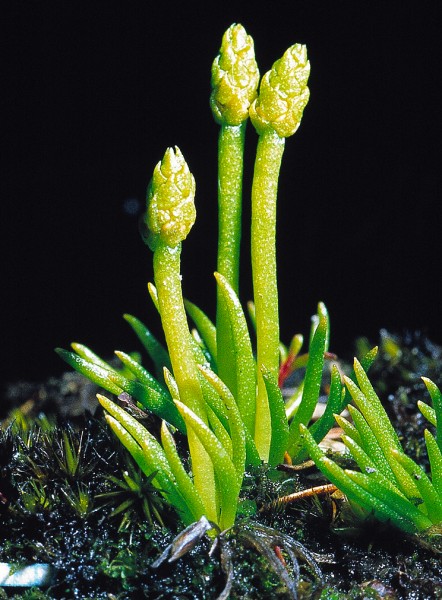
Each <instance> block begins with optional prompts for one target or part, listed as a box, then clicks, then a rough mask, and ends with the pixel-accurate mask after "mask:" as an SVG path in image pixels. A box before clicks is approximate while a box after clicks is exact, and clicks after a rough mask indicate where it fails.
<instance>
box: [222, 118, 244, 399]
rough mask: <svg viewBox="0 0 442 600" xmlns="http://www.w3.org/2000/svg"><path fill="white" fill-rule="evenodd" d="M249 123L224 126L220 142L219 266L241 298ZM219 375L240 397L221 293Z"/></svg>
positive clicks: (230, 335) (229, 332)
mask: <svg viewBox="0 0 442 600" xmlns="http://www.w3.org/2000/svg"><path fill="white" fill-rule="evenodd" d="M245 130H246V121H244V122H243V123H242V124H241V125H222V126H221V130H220V134H219V141H218V222H219V230H218V263H217V271H218V272H219V273H221V274H222V275H223V276H224V277H225V278H226V279H227V281H228V283H229V284H230V286H231V287H232V289H233V290H234V291H235V293H236V294H237V295H238V289H239V257H240V244H241V213H242V176H243V163H244V138H245ZM216 332H217V333H216V342H217V349H218V351H217V368H218V375H219V376H220V377H221V379H222V380H223V381H224V383H226V385H227V386H228V387H229V389H230V391H231V392H232V394H233V395H234V396H235V397H236V395H237V381H236V376H235V374H236V369H235V357H234V354H233V345H232V334H231V331H230V323H229V316H228V311H227V308H226V306H225V303H224V302H223V299H222V294H221V293H220V291H219V290H218V294H217V305H216Z"/></svg>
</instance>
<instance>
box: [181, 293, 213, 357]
mask: <svg viewBox="0 0 442 600" xmlns="http://www.w3.org/2000/svg"><path fill="white" fill-rule="evenodd" d="M184 306H185V307H186V311H187V314H188V315H189V316H190V318H191V319H192V321H193V322H194V323H195V325H196V328H197V329H198V332H199V334H200V336H201V338H202V340H203V342H204V343H205V345H206V346H207V349H208V351H209V352H210V355H211V356H212V359H213V361H214V363H215V364H216V327H215V325H214V324H213V323H212V321H211V320H210V319H209V317H208V316H207V315H206V314H205V313H204V312H203V311H202V310H201V309H200V308H198V306H196V305H195V304H193V302H189V300H184Z"/></svg>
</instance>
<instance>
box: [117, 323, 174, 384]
mask: <svg viewBox="0 0 442 600" xmlns="http://www.w3.org/2000/svg"><path fill="white" fill-rule="evenodd" d="M123 318H124V319H125V320H126V321H127V322H128V323H129V325H130V326H131V327H132V329H133V330H134V331H135V333H136V335H137V337H138V339H139V340H140V342H141V343H142V344H143V347H144V348H145V350H146V352H147V354H148V355H149V356H150V358H151V359H152V361H153V363H154V365H155V371H156V374H157V377H158V378H159V379H161V378H162V376H163V367H167V368H168V369H169V370H170V369H171V368H172V367H171V366H170V359H169V354H168V353H167V350H166V349H165V348H164V346H163V345H162V344H161V343H160V342H159V341H158V340H157V339H156V337H155V336H154V335H153V334H152V333H151V332H150V331H149V329H148V328H147V327H146V326H145V325H144V324H143V323H142V322H141V321H140V320H139V319H137V318H136V317H134V316H132V315H129V314H125V315H123Z"/></svg>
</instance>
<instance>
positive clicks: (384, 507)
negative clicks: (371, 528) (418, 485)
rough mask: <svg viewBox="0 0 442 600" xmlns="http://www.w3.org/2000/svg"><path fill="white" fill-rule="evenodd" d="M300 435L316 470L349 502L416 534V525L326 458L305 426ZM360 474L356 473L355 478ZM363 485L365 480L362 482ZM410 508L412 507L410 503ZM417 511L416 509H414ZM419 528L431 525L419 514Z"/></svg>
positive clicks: (301, 428) (301, 427)
mask: <svg viewBox="0 0 442 600" xmlns="http://www.w3.org/2000/svg"><path fill="white" fill-rule="evenodd" d="M300 430H301V435H302V437H303V438H304V443H305V446H306V447H307V449H308V451H309V454H310V456H311V458H312V459H313V460H314V461H315V464H316V466H317V467H318V469H319V470H320V471H321V472H322V473H323V474H324V475H325V476H326V477H327V478H328V479H329V480H330V481H331V482H332V483H333V484H334V485H336V486H337V487H338V488H339V489H340V490H341V491H342V492H343V493H344V494H345V495H346V496H347V497H348V499H349V500H351V501H353V502H356V504H359V505H360V506H362V507H363V508H364V509H365V510H366V511H367V512H369V513H370V512H373V513H374V514H375V516H376V517H377V518H378V519H379V520H381V521H391V522H392V523H394V524H395V525H396V526H397V527H399V528H400V529H402V530H403V531H406V532H409V533H415V532H416V529H417V527H416V525H415V524H414V523H413V522H411V521H410V520H409V519H407V518H406V517H404V516H403V515H401V514H398V513H397V512H396V511H395V510H394V508H392V507H391V506H389V505H388V504H386V503H385V502H384V501H383V500H381V499H380V498H378V497H377V496H375V495H373V494H372V493H370V492H369V491H367V490H366V489H365V488H364V487H362V486H361V485H360V482H358V481H355V480H354V479H353V474H354V472H353V471H352V472H350V471H344V470H343V469H341V467H340V466H339V465H337V464H336V463H335V462H333V460H331V459H330V458H327V457H326V455H325V454H324V452H323V451H322V450H321V449H320V448H319V446H318V445H317V443H316V442H315V440H314V439H313V436H312V435H311V434H310V433H309V431H308V429H307V427H305V425H302V424H301V425H300ZM360 475H362V473H356V478H357V477H359V476H360ZM364 484H365V480H364ZM410 506H411V508H412V509H413V508H414V507H413V505H412V504H411V503H410ZM416 510H417V509H416ZM419 518H420V527H419V528H422V529H425V528H426V527H428V526H430V525H431V522H430V521H429V520H428V519H427V518H426V517H425V515H422V514H420V517H419Z"/></svg>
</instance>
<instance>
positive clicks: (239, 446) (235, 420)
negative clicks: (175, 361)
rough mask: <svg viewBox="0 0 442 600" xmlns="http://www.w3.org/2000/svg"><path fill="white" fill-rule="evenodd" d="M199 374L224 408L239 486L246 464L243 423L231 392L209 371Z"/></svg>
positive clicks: (202, 369)
mask: <svg viewBox="0 0 442 600" xmlns="http://www.w3.org/2000/svg"><path fill="white" fill-rule="evenodd" d="M200 372H201V373H202V374H203V375H204V377H205V378H206V379H207V381H209V383H210V384H211V385H212V386H213V388H214V389H215V390H216V392H217V393H218V394H219V396H220V398H221V399H222V401H223V402H224V404H225V406H226V409H227V414H228V419H229V426H230V437H231V439H232V462H233V464H234V466H235V470H236V473H237V477H238V483H239V485H240V486H241V483H242V480H243V477H244V467H245V462H246V445H245V426H244V422H243V420H242V418H241V415H240V412H239V409H238V406H237V405H236V402H235V399H234V397H233V395H232V392H231V391H230V390H229V388H228V387H227V386H226V384H225V383H224V382H223V381H221V379H220V378H219V377H218V376H217V375H216V373H214V372H213V371H212V370H211V369H208V368H204V367H200Z"/></svg>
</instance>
